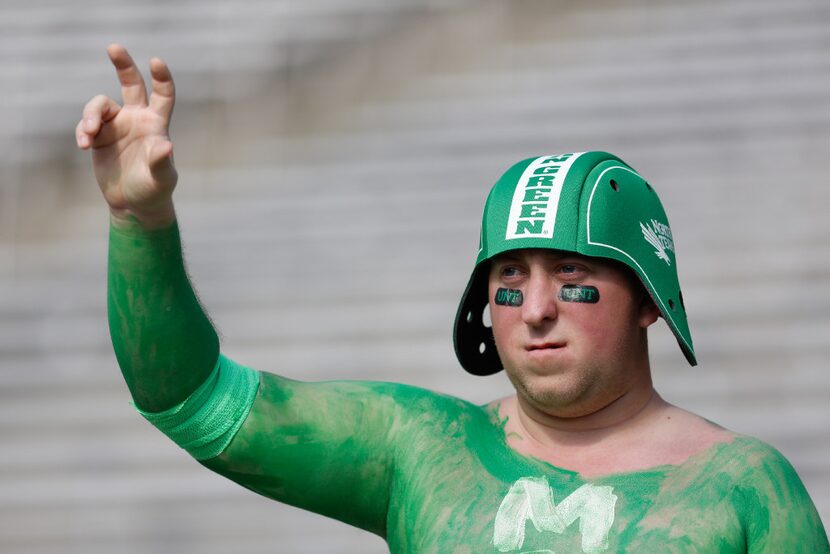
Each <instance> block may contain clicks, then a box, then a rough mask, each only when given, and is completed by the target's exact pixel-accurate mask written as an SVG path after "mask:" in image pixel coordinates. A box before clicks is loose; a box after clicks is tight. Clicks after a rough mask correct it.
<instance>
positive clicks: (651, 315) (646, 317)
mask: <svg viewBox="0 0 830 554" xmlns="http://www.w3.org/2000/svg"><path fill="white" fill-rule="evenodd" d="M659 317H660V310H659V309H658V308H657V304H655V303H654V300H652V299H651V295H650V294H649V293H648V292H646V291H645V290H643V294H642V295H641V296H640V318H639V323H640V327H641V328H642V329H646V328H648V327H650V326H651V324H652V323H654V322H655V321H657V319H658V318H659Z"/></svg>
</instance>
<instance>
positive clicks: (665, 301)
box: [454, 152, 697, 375]
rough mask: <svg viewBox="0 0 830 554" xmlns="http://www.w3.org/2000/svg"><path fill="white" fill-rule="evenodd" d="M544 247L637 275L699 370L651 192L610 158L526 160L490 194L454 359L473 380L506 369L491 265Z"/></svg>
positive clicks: (663, 222)
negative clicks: (494, 324)
mask: <svg viewBox="0 0 830 554" xmlns="http://www.w3.org/2000/svg"><path fill="white" fill-rule="evenodd" d="M522 248H546V249H552V250H562V251H567V252H576V253H578V254H582V255H585V256H595V257H601V258H609V259H612V260H616V261H618V262H621V263H623V264H625V265H626V266H628V267H629V268H631V270H632V271H634V273H635V274H636V275H637V276H638V277H639V279H640V281H642V283H643V286H645V288H646V290H647V291H648V292H649V294H650V295H651V298H652V299H653V300H654V303H655V304H656V305H657V307H658V308H659V310H660V314H661V315H662V316H663V318H664V319H665V320H666V322H667V323H668V325H669V328H671V330H672V333H674V335H675V337H676V338H677V342H678V344H679V345H680V349H681V350H682V351H683V354H684V355H685V356H686V359H687V360H688V361H689V363H690V364H691V365H696V364H697V361H696V359H695V353H694V347H693V346H692V337H691V334H690V332H689V324H688V321H687V319H686V309H685V306H684V305H683V296H682V294H681V292H680V283H679V281H678V278H677V261H676V259H675V252H674V242H673V240H672V232H671V228H670V227H669V222H668V219H667V218H666V212H665V211H664V210H663V205H662V204H661V203H660V199H659V198H658V197H657V193H656V192H655V191H654V189H653V188H652V186H651V185H650V184H649V183H647V182H646V181H645V180H644V179H643V178H642V177H640V175H639V174H638V173H637V172H636V171H634V170H633V169H631V167H629V166H628V165H627V164H626V163H625V162H623V161H622V160H620V159H619V158H617V157H616V156H614V155H612V154H608V153H607V152H581V153H573V154H560V155H555V156H542V157H538V158H529V159H527V160H523V161H521V162H519V163H517V164H515V165H514V166H512V167H511V168H510V169H508V170H507V172H505V174H504V175H502V177H501V178H500V179H499V180H498V181H497V182H496V184H495V185H494V186H493V188H492V190H491V191H490V195H489V196H488V197H487V203H486V204H485V206H484V217H483V218H482V222H481V245H480V250H479V253H478V259H477V260H476V265H475V269H474V270H473V274H472V276H471V277H470V281H469V282H468V284H467V288H466V290H465V291H464V295H463V296H462V298H461V303H460V305H459V307H458V312H457V314H456V317H455V327H454V343H455V353H456V356H457V357H458V361H459V362H461V365H462V367H464V369H465V370H467V371H468V372H470V373H472V374H474V375H491V374H493V373H497V372H499V371H501V370H502V368H503V366H502V363H501V360H500V359H499V355H498V352H496V345H495V342H494V340H493V331H492V328H490V327H488V326H486V325H485V324H484V320H483V314H484V309H485V308H486V306H487V302H488V298H489V294H488V288H487V287H488V278H489V275H488V274H489V267H490V264H489V263H488V261H489V260H491V259H492V258H493V257H494V256H497V255H498V254H501V253H502V252H507V251H509V250H518V249H522Z"/></svg>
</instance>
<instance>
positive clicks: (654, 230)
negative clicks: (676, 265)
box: [640, 219, 674, 265]
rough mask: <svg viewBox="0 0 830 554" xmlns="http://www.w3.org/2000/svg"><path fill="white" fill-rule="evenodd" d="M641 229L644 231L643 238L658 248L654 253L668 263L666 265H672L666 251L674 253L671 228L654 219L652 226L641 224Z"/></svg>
mask: <svg viewBox="0 0 830 554" xmlns="http://www.w3.org/2000/svg"><path fill="white" fill-rule="evenodd" d="M640 229H641V230H642V231H643V238H644V239H646V240H647V241H648V243H649V244H651V245H652V246H653V247H654V248H656V250H655V251H654V253H655V254H656V255H657V257H658V258H660V259H661V260H663V261H664V262H666V265H671V260H670V259H669V255H668V253H667V252H666V250H672V251H674V241H673V240H672V238H671V229H669V226H668V225H663V224H661V223H659V222H657V221H654V220H653V219H652V220H651V224H649V223H646V224H643V222H640Z"/></svg>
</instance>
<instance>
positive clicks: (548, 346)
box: [525, 342, 565, 352]
mask: <svg viewBox="0 0 830 554" xmlns="http://www.w3.org/2000/svg"><path fill="white" fill-rule="evenodd" d="M564 346H565V343H564V342H537V343H533V344H528V345H527V346H526V347H525V348H526V350H527V351H528V352H533V351H534V350H555V349H557V348H562V347H564Z"/></svg>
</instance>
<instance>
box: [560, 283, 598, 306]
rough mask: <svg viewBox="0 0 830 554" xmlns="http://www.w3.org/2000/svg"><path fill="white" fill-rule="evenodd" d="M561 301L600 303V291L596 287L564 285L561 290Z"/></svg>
mask: <svg viewBox="0 0 830 554" xmlns="http://www.w3.org/2000/svg"><path fill="white" fill-rule="evenodd" d="M559 300H563V301H565V302H582V303H584V304H596V303H597V302H599V291H598V290H597V288H596V287H591V286H583V285H562V288H561V289H559Z"/></svg>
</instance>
